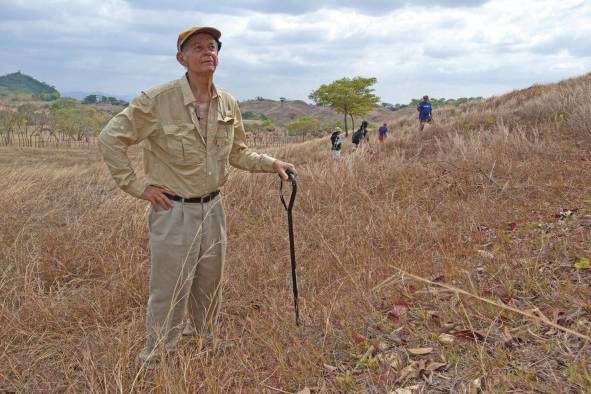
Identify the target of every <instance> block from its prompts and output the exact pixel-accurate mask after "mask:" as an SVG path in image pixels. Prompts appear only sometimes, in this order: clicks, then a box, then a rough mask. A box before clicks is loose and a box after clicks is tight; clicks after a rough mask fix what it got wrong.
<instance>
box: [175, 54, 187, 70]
mask: <svg viewBox="0 0 591 394" xmlns="http://www.w3.org/2000/svg"><path fill="white" fill-rule="evenodd" d="M176 60H177V62H179V63H180V64H181V66H183V67H186V66H187V65H186V64H185V56H184V54H183V52H181V51H178V52H177V53H176Z"/></svg>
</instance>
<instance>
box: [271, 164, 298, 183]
mask: <svg viewBox="0 0 591 394" xmlns="http://www.w3.org/2000/svg"><path fill="white" fill-rule="evenodd" d="M273 169H274V170H275V172H277V174H279V176H280V177H281V179H283V180H284V181H287V180H288V179H289V177H288V176H287V173H286V171H287V170H289V171H291V172H292V173H293V174H294V175H295V174H297V172H296V169H295V166H294V165H293V164H291V163H286V162H284V161H281V160H275V162H273Z"/></svg>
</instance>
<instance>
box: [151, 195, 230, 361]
mask: <svg viewBox="0 0 591 394" xmlns="http://www.w3.org/2000/svg"><path fill="white" fill-rule="evenodd" d="M172 203H173V205H174V206H173V208H171V209H168V210H166V209H164V208H159V209H152V211H151V212H150V215H149V218H148V227H149V231H150V236H149V243H150V260H151V261H150V264H151V268H150V297H149V299H148V306H147V314H146V331H147V340H146V346H145V348H144V350H143V351H142V353H141V354H140V360H142V361H144V362H149V361H153V360H157V359H158V358H159V357H160V353H161V351H162V350H164V351H167V352H172V351H174V349H175V347H176V344H177V342H178V340H179V337H180V334H181V332H182V330H183V328H184V327H185V323H186V321H187V315H188V321H189V324H190V325H191V327H192V329H193V330H195V332H196V333H198V334H206V333H212V331H213V329H214V327H215V324H216V320H217V316H218V311H219V306H220V302H221V297H222V288H221V285H222V274H223V270H224V260H225V257H226V243H227V239H226V217H225V213H224V207H223V204H222V197H221V195H218V196H216V197H215V198H214V199H213V200H211V201H209V202H207V203H183V202H176V201H172Z"/></svg>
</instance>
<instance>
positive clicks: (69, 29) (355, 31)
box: [0, 0, 591, 103]
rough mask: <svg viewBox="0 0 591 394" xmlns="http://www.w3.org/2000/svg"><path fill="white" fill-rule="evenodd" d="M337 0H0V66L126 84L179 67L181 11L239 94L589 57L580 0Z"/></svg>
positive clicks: (484, 72) (453, 84)
mask: <svg viewBox="0 0 591 394" xmlns="http://www.w3.org/2000/svg"><path fill="white" fill-rule="evenodd" d="M343 1H344V2H343ZM343 1H340V2H337V1H336V0H335V1H333V0H329V1H311V0H310V1H307V0H306V1H304V0H302V1H298V2H291V1H286V2H277V1H270V0H268V1H267V0H258V1H250V2H247V1H239V2H229V1H219V2H216V3H215V4H214V3H213V2H210V3H207V4H202V2H185V3H183V7H184V8H179V7H178V2H175V3H177V4H175V5H172V2H166V1H156V0H150V1H139V0H138V1H127V2H126V1H123V0H105V1H102V2H97V1H94V0H93V1H90V0H77V1H74V0H71V1H65V0H61V1H56V0H54V1H41V0H21V1H16V2H14V1H4V0H0V9H1V10H2V12H0V36H2V37H3V38H2V40H0V53H2V59H3V60H2V62H0V73H8V72H13V71H16V70H17V69H20V70H22V71H23V72H25V73H29V74H31V75H33V76H35V77H37V78H39V79H42V80H44V81H46V82H48V83H50V84H54V85H56V86H57V87H58V88H59V89H63V90H101V91H109V92H111V93H118V94H135V93H136V92H138V91H139V90H141V89H145V88H148V87H151V86H153V85H155V84H158V83H161V82H164V81H166V80H169V79H172V78H175V77H177V76H179V75H180V74H181V73H182V68H181V67H180V66H179V65H178V64H177V63H176V60H175V58H174V54H175V42H176V36H177V34H178V31H180V30H182V29H184V28H185V27H187V26H189V25H192V24H202V25H212V26H216V27H219V28H220V30H222V32H223V36H222V42H223V43H224V46H223V49H222V52H221V63H220V67H219V69H218V71H217V73H216V80H217V81H218V83H219V84H220V85H223V86H224V87H226V88H228V90H230V91H231V92H232V93H233V94H234V95H235V96H236V97H238V98H239V99H246V98H251V97H254V96H265V97H270V98H278V97H280V96H284V97H288V98H293V99H296V98H297V99H305V98H306V97H307V95H308V94H309V93H310V91H312V90H313V89H315V88H316V87H318V86H319V85H320V84H322V83H328V82H331V81H333V80H335V79H338V78H342V77H344V76H349V77H351V76H355V75H363V76H375V77H377V79H378V84H377V85H376V92H377V93H378V94H379V95H380V96H381V97H382V99H383V100H384V101H387V102H392V103H396V102H407V101H408V100H409V99H410V98H412V97H418V96H421V95H423V94H425V93H429V94H430V95H431V96H435V97H438V96H445V97H458V96H466V95H468V96H469V95H472V96H474V95H490V94H499V93H502V92H504V91H507V90H511V89H513V88H517V87H525V86H528V85H531V84H533V83H536V82H549V81H555V80H558V79H561V78H565V77H569V76H574V75H577V74H581V73H584V72H587V71H589V70H590V68H591V45H590V44H589V40H588V37H589V36H591V4H589V2H585V1H583V0H522V1H521V2H514V1H509V0H492V1H488V2H484V1H451V0H448V1H438V2H431V3H430V4H439V5H437V6H433V5H432V6H431V7H429V6H426V5H424V4H420V5H413V4H416V3H410V2H407V1H402V0H394V1H386V0H372V1H364V2H355V1H352V0H351V1H345V0H343ZM338 4H341V6H339V5H338Z"/></svg>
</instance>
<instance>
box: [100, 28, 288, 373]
mask: <svg viewBox="0 0 591 394" xmlns="http://www.w3.org/2000/svg"><path fill="white" fill-rule="evenodd" d="M220 37H221V33H220V31H219V30H218V29H215V28H213V27H203V26H194V27H191V28H189V29H187V30H185V31H183V32H181V33H180V34H179V36H178V40H177V53H176V59H177V60H178V62H179V63H180V64H181V65H182V66H183V67H184V68H185V70H186V72H185V74H184V75H183V76H182V77H181V78H180V79H177V80H174V81H171V82H169V83H166V84H163V85H161V86H157V87H155V88H152V89H149V90H146V91H143V92H141V94H140V95H139V96H138V97H136V98H135V99H134V100H132V101H131V103H130V104H129V106H128V107H127V108H125V109H124V110H123V111H122V112H121V113H119V114H117V115H116V116H115V117H114V118H112V119H111V120H110V121H109V123H108V124H107V125H106V126H105V128H104V129H103V130H102V131H101V133H100V135H99V138H98V141H99V148H100V150H101V152H102V155H103V157H104V160H105V163H106V164H107V167H108V168H109V170H110V172H111V175H112V176H113V178H114V180H115V182H116V183H117V185H118V186H119V187H120V188H121V189H122V190H123V191H125V192H127V193H129V194H131V195H132V196H134V197H137V198H140V199H144V200H147V201H149V202H150V204H151V211H150V214H149V217H148V228H149V245H150V284H149V299H148V305H147V313H146V315H147V316H146V328H147V340H146V345H145V348H144V350H143V351H142V352H141V354H140V360H141V361H142V362H143V363H146V364H150V363H152V362H156V361H158V360H159V359H160V355H161V350H162V349H163V350H165V351H166V352H172V351H174V349H175V347H176V343H177V342H178V339H179V337H180V335H181V332H182V330H183V328H187V327H186V322H187V321H188V322H189V324H190V325H189V326H188V328H189V329H190V330H191V331H192V332H194V333H197V334H200V335H212V334H213V330H214V328H215V324H216V320H217V316H218V312H219V308H220V302H221V295H222V288H221V284H222V274H223V269H224V260H225V254H226V219H225V213H224V207H223V199H222V195H221V193H220V188H221V187H222V186H223V185H224V183H225V182H226V181H227V179H228V171H229V167H230V166H233V167H236V168H239V169H242V170H246V171H250V172H267V173H278V174H279V176H280V177H281V178H282V179H283V180H287V179H288V177H287V174H286V171H291V172H293V173H295V172H296V170H295V167H294V166H293V165H292V164H290V163H285V162H283V161H280V160H277V159H274V158H272V157H270V156H267V155H263V154H258V153H256V152H253V151H252V150H250V149H249V148H248V147H247V146H246V134H245V131H244V125H243V123H242V115H241V113H240V109H239V108H238V104H237V102H236V100H235V99H234V98H233V97H232V96H231V95H230V94H229V93H228V92H226V91H225V90H223V89H221V88H219V87H218V86H216V85H215V84H214V83H213V75H214V73H215V70H216V68H217V66H218V61H219V57H218V55H219V50H220V48H221V45H222V44H221V41H220ZM140 142H141V143H142V145H141V147H142V152H143V166H144V173H145V182H144V181H142V180H140V179H139V178H138V177H137V176H136V173H135V171H134V169H133V168H132V166H131V163H130V160H129V158H128V156H127V149H128V147H129V146H131V145H134V144H138V143H140Z"/></svg>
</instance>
